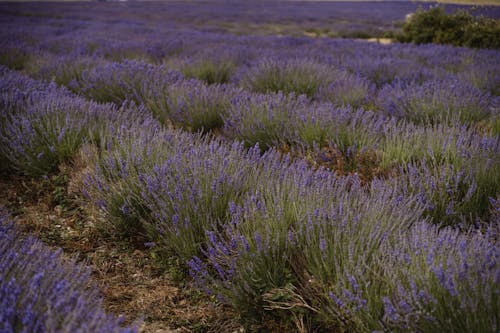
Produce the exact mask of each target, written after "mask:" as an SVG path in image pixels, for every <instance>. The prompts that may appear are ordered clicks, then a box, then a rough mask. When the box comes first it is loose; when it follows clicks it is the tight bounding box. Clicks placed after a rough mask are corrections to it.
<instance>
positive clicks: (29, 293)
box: [0, 213, 138, 333]
mask: <svg viewBox="0 0 500 333" xmlns="http://www.w3.org/2000/svg"><path fill="white" fill-rule="evenodd" d="M122 322H123V320H122V319H121V318H116V317H115V316H112V315H108V314H106V313H105V312H104V310H103V306H102V300H101V298H100V295H99V293H98V291H97V289H95V288H93V287H92V286H91V281H90V271H89V269H88V268H86V267H83V266H80V265H77V264H76V263H75V262H74V261H72V260H68V259H65V258H63V256H62V253H61V252H60V251H54V250H52V249H49V248H48V247H46V246H45V245H43V244H42V242H41V241H39V240H37V239H35V238H33V237H26V236H24V235H23V234H22V233H21V232H19V231H18V230H17V229H16V227H15V226H14V224H13V223H12V222H11V221H9V218H8V217H7V216H5V213H2V216H1V217H0V331H2V332H5V333H11V332H12V333H14V332H35V333H45V332H75V331H77V332H89V333H90V332H92V333H94V332H106V333H107V332H123V333H126V332H130V333H132V332H138V329H137V328H136V327H129V328H127V327H123V326H122Z"/></svg>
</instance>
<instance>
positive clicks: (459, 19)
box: [398, 6, 500, 48]
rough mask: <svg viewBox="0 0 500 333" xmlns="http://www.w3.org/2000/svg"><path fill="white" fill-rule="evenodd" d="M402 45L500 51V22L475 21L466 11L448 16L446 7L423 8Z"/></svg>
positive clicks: (409, 23) (407, 25)
mask: <svg viewBox="0 0 500 333" xmlns="http://www.w3.org/2000/svg"><path fill="white" fill-rule="evenodd" d="M398 39H399V41H401V42H413V43H416V44H423V43H437V44H451V45H455V46H468V47H475V48H499V47H500V20H495V19H490V18H486V17H482V16H479V17H475V16H473V15H472V14H470V13H469V12H468V11H466V10H459V11H456V12H455V13H454V14H447V13H446V11H445V8H444V7H442V6H439V7H434V8H431V9H429V10H423V9H421V8H419V9H418V10H417V11H416V13H415V14H413V15H412V16H411V18H410V19H409V20H408V21H407V22H406V23H405V25H404V26H403V34H402V35H400V36H399V37H398Z"/></svg>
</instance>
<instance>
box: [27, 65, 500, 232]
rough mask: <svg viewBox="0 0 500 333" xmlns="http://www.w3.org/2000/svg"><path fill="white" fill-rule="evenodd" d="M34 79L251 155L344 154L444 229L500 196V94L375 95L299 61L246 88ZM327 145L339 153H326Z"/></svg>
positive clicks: (399, 88) (433, 89)
mask: <svg viewBox="0 0 500 333" xmlns="http://www.w3.org/2000/svg"><path fill="white" fill-rule="evenodd" d="M56 64H57V65H56ZM33 73H34V74H35V75H39V76H40V75H41V76H42V77H45V78H50V77H52V78H54V79H55V81H56V82H59V83H61V84H66V85H67V87H69V88H70V89H72V90H73V91H75V92H77V93H79V94H82V95H83V96H86V97H87V98H90V99H92V100H95V101H99V102H112V103H115V104H117V105H121V103H123V102H125V101H127V100H132V101H134V102H135V103H136V104H142V105H143V106H144V107H145V108H147V109H148V110H150V111H151V112H152V113H153V114H154V115H155V116H156V117H157V118H158V119H159V120H160V121H161V122H162V123H164V124H169V125H174V126H175V127H180V128H183V129H188V130H192V131H205V132H207V131H216V132H219V133H222V134H223V136H224V137H225V138H227V139H230V140H233V139H236V140H240V141H243V142H244V143H245V144H246V146H247V147H253V146H254V145H255V144H259V147H260V149H261V150H267V149H269V148H271V147H276V146H283V145H286V146H291V147H292V149H294V150H297V151H299V154H300V155H304V154H305V155H308V154H309V155H312V157H311V158H312V160H313V161H314V163H317V164H323V165H325V164H326V165H328V164H333V163H334V162H335V161H334V160H335V158H339V157H340V158H342V159H343V161H344V166H343V168H344V169H347V170H346V171H347V172H353V171H359V169H362V168H364V169H379V174H387V173H396V174H399V175H401V174H402V176H401V177H400V178H398V179H400V180H401V179H402V180H401V182H402V183H408V184H409V185H408V186H407V188H408V189H409V190H410V191H411V192H414V193H419V194H420V195H421V196H422V201H425V202H426V203H427V210H426V211H427V214H428V215H429V216H431V217H432V218H433V220H434V221H435V222H436V223H444V224H455V225H457V224H464V223H465V224H471V223H472V224H474V223H476V222H478V218H479V219H483V220H484V219H487V218H488V216H489V215H490V211H491V206H492V205H491V202H492V200H495V199H496V196H498V191H499V188H500V177H499V174H500V173H499V172H498V170H499V169H500V160H499V156H500V155H499V143H498V138H497V135H498V124H499V119H500V118H499V114H498V110H499V109H498V105H497V103H498V97H494V96H493V95H491V94H490V93H486V92H484V91H483V90H481V89H479V88H475V87H473V86H471V85H467V84H464V83H463V82H462V81H460V80H458V79H457V78H454V79H441V80H437V79H433V80H427V81H425V82H424V83H422V84H418V83H417V82H416V81H413V80H412V81H410V82H406V81H397V83H395V84H392V85H385V86H383V88H381V89H380V90H379V91H378V94H375V92H374V91H375V89H376V88H374V87H373V86H372V85H371V84H370V83H369V81H368V80H367V79H364V78H362V77H360V76H354V75H353V74H349V72H347V71H340V70H335V69H332V68H331V67H329V66H326V65H322V64H319V63H315V62H311V61H300V60H293V61H279V60H269V61H263V62H261V63H260V65H257V67H256V68H250V70H249V72H248V73H247V74H245V75H244V76H243V78H242V79H241V81H242V84H241V85H243V86H244V87H246V89H243V88H241V87H239V86H238V85H235V84H219V83H215V84H208V83H206V82H203V81H200V80H196V79H189V78H186V77H185V74H183V73H182V72H180V71H175V70H172V69H171V68H169V67H168V66H166V65H162V66H157V65H152V64H149V63H146V62H141V61H124V62H107V61H104V60H102V59H97V60H95V59H94V60H90V59H88V58H82V59H81V61H71V60H68V59H66V60H64V58H63V59H62V60H61V58H56V60H53V61H52V62H49V63H48V64H46V65H45V66H42V67H39V68H38V71H35V72H33ZM47 73H48V74H47ZM259 82H260V83H259ZM325 82H327V83H325ZM404 82H406V83H404ZM262 85H264V86H262ZM308 89H309V92H308ZM275 91H276V92H275ZM449 91H451V92H452V93H451V94H450V93H449ZM313 92H314V94H313ZM296 93H304V94H303V95H296ZM373 95H376V97H375V98H374V97H373ZM369 108H371V109H373V111H372V110H369ZM328 147H330V148H332V147H333V149H334V150H335V151H336V152H337V153H338V154H337V156H333V158H332V157H331V156H330V157H328V156H325V153H324V149H325V148H328ZM367 157H368V159H369V161H368V162H366V161H364V160H366V159H367ZM365 164H368V165H365ZM409 164H411V165H410V166H409ZM408 169H410V170H418V172H413V173H410V172H408Z"/></svg>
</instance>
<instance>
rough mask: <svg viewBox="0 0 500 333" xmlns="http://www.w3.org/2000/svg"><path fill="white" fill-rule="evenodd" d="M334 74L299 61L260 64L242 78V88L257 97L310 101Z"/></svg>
mask: <svg viewBox="0 0 500 333" xmlns="http://www.w3.org/2000/svg"><path fill="white" fill-rule="evenodd" d="M334 75H335V72H333V71H332V69H331V68H329V67H328V66H325V65H322V64H318V63H315V62H312V61H307V60H302V59H290V60H288V59H287V60H284V61H283V60H272V59H266V60H262V61H261V62H260V63H259V64H257V65H255V69H251V70H250V71H249V72H248V74H247V75H246V76H245V78H243V83H242V84H243V86H244V87H246V88H248V89H251V90H253V91H256V92H260V93H269V92H283V93H285V94H289V93H295V94H297V95H302V94H304V95H307V96H309V97H313V96H314V95H315V94H316V93H317V92H318V90H319V89H320V87H323V86H327V85H328V84H329V83H331V82H332V81H333V80H334V78H333V77H332V76H334Z"/></svg>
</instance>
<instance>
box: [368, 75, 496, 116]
mask: <svg viewBox="0 0 500 333" xmlns="http://www.w3.org/2000/svg"><path fill="white" fill-rule="evenodd" d="M377 104H378V105H379V107H380V108H381V109H382V110H383V111H384V112H386V113H387V114H389V115H391V116H395V117H398V118H403V119H407V120H409V121H412V122H415V123H419V124H431V125H432V124H436V123H446V124H450V123H454V122H457V121H459V122H462V123H464V124H474V123H478V122H480V121H482V120H485V119H487V118H488V117H489V116H490V115H491V114H492V112H493V111H494V109H495V108H496V109H497V111H496V112H498V106H495V105H494V99H493V98H492V97H491V96H490V95H489V94H486V93H483V92H482V91H481V90H479V89H477V88H475V87H473V86H470V85H467V84H463V83H462V82H460V81H458V80H456V79H454V80H439V81H438V80H433V81H427V82H424V83H423V84H421V85H420V84H416V83H415V82H412V83H403V82H400V81H398V82H395V83H394V84H393V85H390V86H385V87H384V88H382V89H381V90H380V91H379V94H378V103H377Z"/></svg>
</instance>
